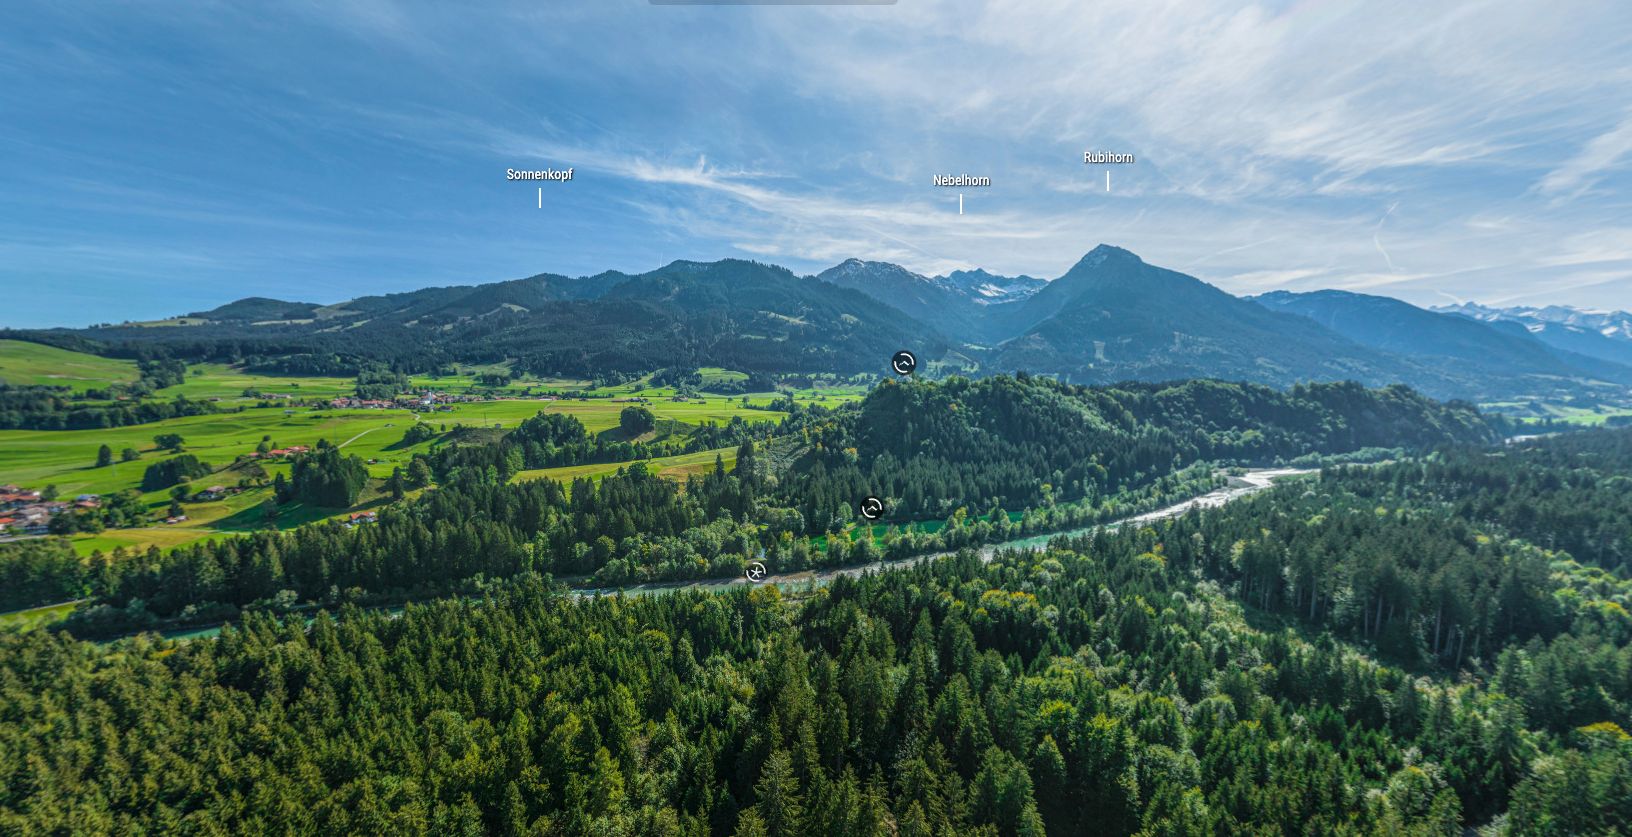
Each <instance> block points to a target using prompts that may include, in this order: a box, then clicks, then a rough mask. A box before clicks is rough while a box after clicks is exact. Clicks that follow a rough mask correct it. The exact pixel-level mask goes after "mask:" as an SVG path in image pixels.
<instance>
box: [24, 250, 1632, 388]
mask: <svg viewBox="0 0 1632 837" xmlns="http://www.w3.org/2000/svg"><path fill="white" fill-rule="evenodd" d="M174 322H175V323H179V324H178V325H174V326H173V327H155V326H153V325H151V324H147V325H143V324H125V325H121V326H108V327H101V328H93V329H81V330H66V329H58V330H51V331H44V332H31V333H29V334H30V335H32V337H33V338H34V339H46V340H51V341H53V342H59V343H73V344H80V345H82V346H83V347H88V348H93V349H98V350H102V351H109V352H114V353H124V354H130V353H134V352H138V351H141V350H143V349H144V347H145V348H153V347H158V346H163V347H165V348H166V349H167V350H169V351H171V352H174V353H177V354H180V355H182V356H185V357H193V358H201V359H202V358H208V359H214V360H233V361H239V362H247V363H251V364H255V365H259V366H261V367H263V368H284V369H307V370H311V369H315V368H334V369H344V368H346V367H348V366H355V365H358V364H362V363H372V362H378V363H389V364H394V365H397V366H399V367H410V368H424V367H426V366H435V365H438V364H446V363H449V362H465V363H488V362H497V361H505V360H508V361H511V362H513V363H514V364H515V365H516V366H517V367H518V368H522V369H526V370H528V371H532V372H535V373H537V374H560V375H585V374H595V373H599V372H640V371H650V370H653V369H658V368H665V367H673V366H725V367H729V368H734V369H741V370H744V371H750V372H818V371H828V372H844V373H850V372H873V371H881V370H882V369H883V368H884V363H885V360H886V359H887V358H888V357H889V355H890V354H891V353H892V352H894V351H895V350H896V349H900V348H910V349H913V350H914V351H916V352H917V353H918V354H919V356H920V359H921V360H924V361H928V362H931V363H933V362H935V361H941V362H942V364H941V365H940V367H939V368H962V369H964V370H966V371H969V372H973V373H977V374H978V373H984V372H998V371H1013V370H1028V371H1031V372H1035V373H1041V374H1051V375H1059V376H1061V377H1063V378H1066V379H1069V380H1071V381H1074V382H1082V383H1108V382H1114V381H1119V380H1128V379H1138V380H1169V379H1180V378H1194V377H1212V378H1224V379H1234V380H1248V381H1256V382H1261V383H1268V384H1273V385H1277V386H1287V385H1290V384H1293V383H1297V382H1300V381H1310V380H1334V379H1353V380H1359V381H1362V382H1364V383H1367V384H1373V385H1382V384H1389V383H1405V384H1409V385H1411V386H1413V387H1416V388H1418V389H1420V390H1422V391H1424V392H1426V393H1429V394H1431V395H1435V396H1438V397H1457V398H1470V399H1482V400H1496V399H1505V398H1514V397H1540V396H1548V397H1556V396H1577V395H1587V396H1594V395H1602V394H1605V393H1611V394H1619V396H1618V397H1624V396H1625V394H1626V392H1627V387H1628V386H1632V316H1629V315H1627V314H1624V313H1606V312H1586V311H1578V310H1576V309H1568V308H1559V307H1555V308H1545V309H1493V308H1484V307H1480V306H1475V305H1465V306H1459V307H1457V308H1455V309H1454V310H1442V311H1430V310H1426V309H1422V308H1417V307H1415V306H1412V305H1409V304H1407V303H1404V302H1401V301H1399V300H1396V299H1392V298H1388V297H1380V296H1368V295H1364V294H1356V293H1349V292H1343V291H1316V292H1311V293H1288V292H1275V293H1269V294H1264V295H1261V296H1258V297H1255V298H1241V297H1236V296H1232V295H1230V294H1228V293H1226V292H1224V291H1222V290H1220V289H1218V288H1216V287H1213V286H1212V285H1209V284H1207V283H1205V282H1203V281H1201V280H1199V279H1196V278H1194V277H1192V276H1188V275H1185V274H1183V273H1179V272H1176V271H1172V270H1167V269H1165V268H1161V267H1157V266H1154V265H1150V264H1147V263H1146V262H1144V261H1143V260H1142V259H1140V258H1139V257H1138V256H1136V255H1134V254H1133V253H1131V252H1129V251H1127V250H1123V249H1121V248H1117V247H1112V246H1108V245H1101V246H1099V247H1096V248H1094V249H1093V250H1092V251H1090V252H1089V253H1088V254H1087V255H1085V256H1083V258H1082V259H1081V260H1079V261H1078V262H1077V263H1076V264H1075V265H1073V266H1072V267H1071V269H1070V270H1068V271H1066V272H1065V273H1064V274H1063V275H1061V276H1060V277H1058V278H1056V279H1054V280H1052V281H1044V280H1041V279H1037V278H1033V277H1029V276H1013V277H1011V276H1000V275H995V274H991V273H988V272H986V271H982V270H973V271H960V272H956V273H952V274H950V275H947V276H924V275H921V274H918V273H914V272H912V271H909V270H907V269H905V268H903V267H900V266H899V265H895V264H890V263H886V262H869V261H862V260H858V259H850V260H847V261H845V262H843V263H841V264H839V265H836V266H834V267H832V268H830V269H828V270H826V271H823V272H821V273H820V274H818V275H816V276H797V275H795V274H793V273H792V272H790V271H788V270H785V269H783V268H780V267H775V266H771V265H765V264H760V263H757V262H749V261H741V260H732V259H728V260H724V261H719V262H688V261H677V262H674V263H672V264H669V265H667V266H665V267H663V268H660V269H658V270H654V271H649V272H647V273H641V274H625V273H619V272H606V273H601V274H597V275H594V276H586V277H580V278H570V277H565V276H556V275H551V274H540V275H538V276H533V277H529V278H526V279H518V280H512V281H507V282H497V283H491V284H484V285H475V286H462V287H443V288H426V289H422V290H418V291H411V292H406V293H400V294H388V295H384V296H372V297H361V298H358V299H353V300H349V301H346V302H342V303H338V304H333V305H320V304H316V303H304V302H286V301H282V300H273V299H266V298H249V299H243V300H238V301H236V302H232V303H228V304H226V305H223V306H220V307H218V308H215V309H212V310H209V311H201V312H195V313H193V314H190V315H187V317H186V318H185V319H178V320H176V321H174Z"/></svg>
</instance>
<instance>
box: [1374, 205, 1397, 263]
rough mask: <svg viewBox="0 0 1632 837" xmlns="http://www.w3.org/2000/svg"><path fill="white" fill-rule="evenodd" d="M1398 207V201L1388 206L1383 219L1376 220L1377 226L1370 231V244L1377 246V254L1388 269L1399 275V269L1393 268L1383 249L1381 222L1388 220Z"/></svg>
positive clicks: (1392, 261)
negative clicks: (1379, 254)
mask: <svg viewBox="0 0 1632 837" xmlns="http://www.w3.org/2000/svg"><path fill="white" fill-rule="evenodd" d="M1399 205H1400V202H1399V201H1395V202H1394V203H1392V204H1389V207H1388V211H1387V212H1384V213H1383V217H1381V218H1378V219H1377V226H1375V227H1373V228H1372V230H1371V243H1372V244H1375V245H1377V252H1379V253H1382V254H1383V261H1384V262H1387V263H1388V269H1389V270H1390V271H1392V272H1394V273H1399V272H1400V269H1399V268H1397V267H1395V266H1394V260H1393V259H1391V258H1389V257H1388V251H1387V250H1384V249H1383V222H1384V221H1387V220H1388V216H1390V215H1393V214H1394V208H1395V207H1397V206H1399Z"/></svg>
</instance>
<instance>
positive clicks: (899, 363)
mask: <svg viewBox="0 0 1632 837" xmlns="http://www.w3.org/2000/svg"><path fill="white" fill-rule="evenodd" d="M890 368H891V369H894V370H895V374H897V375H911V374H912V373H913V371H914V370H916V369H917V368H918V358H917V357H916V356H915V355H913V353H912V352H909V351H907V350H906V349H902V350H901V351H899V352H896V353H895V357H892V358H890Z"/></svg>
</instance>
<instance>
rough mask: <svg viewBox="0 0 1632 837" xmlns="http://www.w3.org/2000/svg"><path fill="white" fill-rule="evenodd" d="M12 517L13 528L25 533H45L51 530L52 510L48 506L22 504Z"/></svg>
mask: <svg viewBox="0 0 1632 837" xmlns="http://www.w3.org/2000/svg"><path fill="white" fill-rule="evenodd" d="M10 517H11V518H12V519H13V523H12V525H11V527H10V528H11V529H14V530H16V531H18V532H21V533H22V534H25V535H43V534H45V533H46V532H47V531H49V530H50V527H51V517H52V512H51V509H50V508H49V507H48V506H43V505H33V506H22V507H21V508H18V509H16V510H15V511H14V512H13V513H12V514H11V515H10Z"/></svg>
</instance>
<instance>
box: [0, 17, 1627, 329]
mask: <svg viewBox="0 0 1632 837" xmlns="http://www.w3.org/2000/svg"><path fill="white" fill-rule="evenodd" d="M273 5H277V6H278V8H277V9H275V10H274V9H271V8H263V7H270V6H273ZM1089 148H1092V149H1098V150H1111V151H1121V152H1126V153H1132V154H1135V155H1137V156H1138V158H1139V162H1138V163H1137V164H1135V165H1133V166H1124V167H1119V168H1118V169H1117V170H1116V172H1115V173H1114V175H1113V190H1112V191H1111V192H1110V193H1108V194H1107V193H1106V192H1105V191H1104V169H1103V168H1094V167H1085V166H1083V165H1082V164H1081V162H1080V161H1081V154H1082V151H1083V150H1085V149H1089ZM546 166H553V167H567V166H572V167H574V168H575V170H576V177H575V180H574V181H573V182H572V183H570V184H563V185H549V186H546V187H545V208H544V209H539V208H538V207H537V203H536V201H537V197H536V194H537V193H536V186H535V185H527V184H519V183H507V182H505V180H504V177H503V172H504V169H505V168H507V167H515V168H522V167H536V168H542V167H546ZM960 172H967V173H971V174H984V175H988V176H990V177H991V178H992V180H993V186H992V188H990V189H986V190H981V191H979V192H974V191H967V192H966V193H965V194H966V209H965V212H966V214H965V215H963V216H961V217H960V216H959V215H958V214H957V206H956V193H955V192H947V191H946V190H937V189H934V188H933V187H931V186H930V181H931V177H932V175H934V174H937V173H960ZM1100 242H1109V243H1113V244H1118V245H1121V246H1124V247H1128V248H1130V249H1132V250H1134V251H1135V252H1138V253H1139V254H1140V255H1142V256H1144V257H1145V259H1146V260H1147V261H1150V262H1152V263H1156V264H1161V265H1164V266H1168V267H1173V268H1176V269H1180V270H1184V271H1186V272H1189V273H1192V274H1194V275H1196V276H1199V277H1201V278H1203V279H1206V280H1207V281H1210V282H1213V283H1215V284H1218V285H1220V286H1221V287H1224V288H1225V289H1227V290H1230V291H1233V292H1237V293H1244V292H1257V291H1263V290H1272V289H1276V288H1285V289H1291V290H1306V289H1313V288H1320V287H1338V288H1350V289H1354V290H1362V291H1368V292H1372V293H1383V294H1389V295H1393V296H1398V297H1400V298H1403V299H1407V300H1409V301H1412V302H1416V303H1419V304H1435V303H1441V302H1451V301H1456V300H1469V299H1472V300H1479V301H1483V302H1489V303H1498V304H1521V303H1522V304H1535V303H1547V302H1563V303H1572V304H1577V305H1584V306H1594V307H1616V308H1632V13H1629V12H1628V11H1627V9H1626V6H1625V3H1624V2H1621V0H1617V2H1601V3H1600V2H1568V0H1567V1H1566V2H1562V3H1561V2H1557V0H1549V2H1545V3H1543V2H1530V1H1529V0H1500V2H1481V3H1460V4H1453V3H1430V4H1424V3H1420V2H1392V0H1382V1H1380V2H1366V3H1359V2H1353V3H1342V2H1304V3H1264V4H1241V3H1222V2H1209V1H1208V0H1194V1H1192V0H1166V2H1163V1H1162V0H1155V1H1154V2H1152V0H1096V2H1094V3H1081V2H1076V0H1069V1H1068V0H1036V2H1025V3H1014V2H1004V1H1003V0H994V2H985V3H982V2H945V3H941V2H929V1H928V0H901V2H900V3H899V4H897V5H895V6H880V7H855V6H846V7H813V6H710V7H684V6H653V5H649V4H648V3H646V2H644V0H598V2H584V3H576V2H538V0H528V2H520V3H475V4H446V3H400V4H399V3H391V2H384V0H371V1H370V2H356V3H345V2H317V0H312V1H311V2H294V3H285V4H264V3H207V2H198V3H180V4H163V3H160V4H96V5H83V6H81V5H80V4H74V3H53V4H44V3H40V4H35V3H30V2H25V3H24V4H22V5H21V7H17V6H13V7H11V8H9V9H8V10H6V11H4V12H0V325H9V326H41V325H80V324H87V323H92V322H102V321H120V320H125V319H148V318H155V317H161V316H166V315H171V314H176V313H182V312H186V311H192V310H199V309H202V308H208V307H212V306H214V305H217V304H220V303H222V302H226V301H229V300H232V299H236V298H239V297H243V296H250V295H263V296H275V297H280V298H284V299H299V300H308V301H317V302H332V301H337V300H340V299H344V298H348V297H352V296H357V295H362V294H369V293H382V292H389V291H399V290H411V289H414V288H419V287H423V286H427V285H443V284H470V283H477V282H485V281H495V280H501V279H508V278H515V277H519V276H526V275H531V274H534V273H539V272H553V273H565V274H569V275H579V274H585V273H595V272H599V271H601V270H604V269H609V268H611V269H620V270H630V271H637V270H646V269H650V268H653V267H657V266H659V265H662V264H665V263H667V262H669V261H672V260H674V259H677V258H687V259H715V258H722V257H728V256H736V257H751V258H757V259H760V260H764V261H770V262H775V263H779V264H784V265H787V266H789V267H791V268H793V269H795V270H798V271H801V272H815V271H817V270H820V269H822V268H824V267H827V266H830V265H832V264H834V263H836V262H838V261H840V260H842V259H844V258H847V257H851V256H855V257H860V258H868V259H882V260H888V261H895V262H898V263H901V264H904V265H906V266H908V267H910V268H912V269H915V270H919V271H922V272H926V273H937V272H944V271H947V270H951V269H957V268H964V267H974V266H979V267H985V268H988V269H990V270H993V271H996V272H1003V273H1022V272H1023V273H1030V274H1033V275H1038V276H1044V277H1051V276H1056V275H1058V274H1060V273H1062V272H1064V271H1065V270H1066V269H1067V268H1068V267H1070V265H1071V264H1072V263H1073V262H1074V261H1075V260H1076V259H1077V258H1078V257H1080V256H1081V255H1082V253H1084V252H1086V251H1087V250H1089V249H1090V248H1092V247H1093V246H1094V245H1095V244H1097V243H1100Z"/></svg>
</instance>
